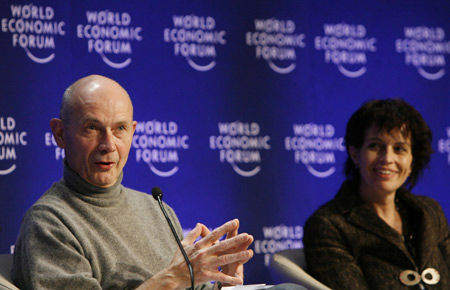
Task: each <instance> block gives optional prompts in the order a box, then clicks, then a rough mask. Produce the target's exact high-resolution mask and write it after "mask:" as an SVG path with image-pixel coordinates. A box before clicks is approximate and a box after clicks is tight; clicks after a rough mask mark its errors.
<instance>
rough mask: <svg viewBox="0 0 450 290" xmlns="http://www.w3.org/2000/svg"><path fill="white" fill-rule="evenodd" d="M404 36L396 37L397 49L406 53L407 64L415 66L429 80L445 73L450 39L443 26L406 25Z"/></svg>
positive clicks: (438, 77) (400, 52)
mask: <svg viewBox="0 0 450 290" xmlns="http://www.w3.org/2000/svg"><path fill="white" fill-rule="evenodd" d="M403 33H404V38H399V39H396V41H395V50H396V52H397V53H399V54H405V65H407V66H413V67H415V68H416V69H417V72H418V73H419V74H420V75H421V76H422V77H423V78H425V79H427V80H438V79H440V78H442V77H443V76H444V75H445V67H446V62H445V55H448V54H450V41H448V40H446V39H445V31H444V29H442V28H441V27H425V26H414V27H411V26H405V27H404V28H403Z"/></svg>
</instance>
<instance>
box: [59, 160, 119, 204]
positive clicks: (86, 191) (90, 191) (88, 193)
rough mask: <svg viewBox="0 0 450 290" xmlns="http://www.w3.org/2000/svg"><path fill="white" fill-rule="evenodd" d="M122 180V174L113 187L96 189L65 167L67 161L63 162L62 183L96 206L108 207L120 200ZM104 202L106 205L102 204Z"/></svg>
mask: <svg viewBox="0 0 450 290" xmlns="http://www.w3.org/2000/svg"><path fill="white" fill-rule="evenodd" d="M122 179H123V172H121V173H120V175H119V178H118V179H117V181H116V183H114V185H112V186H110V187H107V188H103V187H97V186H95V185H92V184H90V183H88V182H87V181H86V180H84V179H83V178H81V176H80V175H79V174H78V173H76V172H75V171H73V170H72V169H71V168H70V167H69V165H67V161H66V160H64V182H65V184H66V186H67V187H68V188H69V189H71V190H73V191H75V192H76V193H78V194H80V195H81V196H83V197H84V198H87V199H89V200H90V202H91V203H96V204H97V205H103V206H108V205H111V203H114V202H115V201H117V200H118V199H120V196H121V192H122V187H121V183H122ZM105 202H106V203H107V204H104V203H105Z"/></svg>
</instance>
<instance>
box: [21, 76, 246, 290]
mask: <svg viewBox="0 0 450 290" xmlns="http://www.w3.org/2000/svg"><path fill="white" fill-rule="evenodd" d="M50 127H51V129H52V132H53V136H54V138H55V140H56V143H57V144H58V146H59V147H61V148H63V149H64V150H65V156H66V157H65V160H64V173H63V178H62V179H61V180H60V181H58V182H56V183H54V184H53V185H52V187H51V188H50V189H49V190H48V191H46V192H45V193H44V195H43V196H42V197H41V198H40V199H39V200H38V201H37V202H36V203H35V204H34V205H33V206H32V207H31V208H30V209H29V210H28V211H27V213H26V214H25V216H24V219H23V222H22V225H21V229H20V233H19V237H18V239H17V243H16V248H15V253H14V269H13V272H12V276H13V280H14V282H15V283H16V284H17V285H18V286H19V287H20V288H22V289H58V290H61V289H65V290H67V289H157V290H160V289H183V288H187V287H189V286H190V276H189V271H188V270H187V266H186V264H185V261H184V259H183V257H182V255H181V252H180V251H179V250H178V248H177V244H176V243H175V241H174V238H173V236H172V233H171V232H170V230H168V227H167V223H166V220H165V218H164V216H163V214H162V213H161V211H160V209H159V206H158V203H157V202H156V201H155V200H154V199H153V198H152V197H151V196H149V195H148V194H145V193H142V192H138V191H135V190H132V189H129V188H126V187H124V186H123V185H122V184H121V182H122V176H123V167H124V166H125V164H126V162H127V159H128V153H129V152H130V147H131V141H132V137H133V134H134V130H135V128H136V121H133V106H132V103H131V100H130V97H129V96H128V93H127V92H126V91H125V90H124V89H123V88H122V87H121V86H120V85H119V84H118V83H116V82H115V81H113V80H111V79H109V78H106V77H103V76H99V75H91V76H88V77H85V78H82V79H80V80H78V81H76V82H75V83H74V84H72V85H71V86H70V87H69V88H68V89H67V90H66V92H65V93H64V96H63V100H62V105H61V112H60V118H59V119H52V120H51V121H50ZM166 207H167V208H168V212H169V215H170V217H171V219H172V221H173V222H174V224H175V227H176V230H177V232H178V235H179V236H180V238H182V228H181V226H180V223H179V221H178V219H177V217H176V215H175V213H174V212H173V210H172V209H171V208H170V207H168V206H167V205H166ZM238 227H239V221H238V220H232V221H229V222H227V223H225V224H224V225H222V226H220V227H219V228H217V229H215V230H214V231H213V232H209V230H208V229H207V227H206V226H204V225H202V224H197V226H196V227H195V228H194V229H193V230H192V231H191V232H190V233H189V234H188V235H187V236H186V237H185V238H184V239H183V242H182V243H183V246H184V248H185V250H186V252H187V254H188V256H189V258H190V261H191V263H192V265H193V269H194V273H195V275H194V276H195V284H196V285H197V287H196V289H211V288H215V289H217V288H218V287H219V284H220V283H215V284H210V283H207V282H208V281H212V280H214V281H219V282H222V283H224V284H228V285H237V284H242V283H243V264H244V263H245V262H247V261H248V260H249V259H250V258H251V257H252V255H253V252H252V251H251V250H249V249H248V246H249V245H250V244H251V243H252V241H253V237H252V236H250V235H248V234H245V233H244V234H238ZM223 235H227V239H226V240H224V241H221V242H218V239H219V238H220V237H222V236H223ZM198 237H202V239H200V240H199V241H198V242H196V243H195V244H194V241H195V240H196V239H197V238H198ZM219 267H221V269H222V271H219V270H218V269H219Z"/></svg>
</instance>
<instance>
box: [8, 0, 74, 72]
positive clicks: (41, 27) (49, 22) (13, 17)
mask: <svg viewBox="0 0 450 290" xmlns="http://www.w3.org/2000/svg"><path fill="white" fill-rule="evenodd" d="M10 12H11V14H10V18H2V19H1V29H2V32H4V33H11V42H12V46H13V47H21V48H23V50H24V51H25V53H26V55H27V56H28V57H29V58H30V59H31V60H32V61H34V62H36V63H39V64H44V63H49V62H51V61H52V60H53V59H54V58H55V56H56V54H55V52H54V51H55V50H56V41H55V37H57V36H64V35H65V34H66V31H65V26H66V24H65V22H64V21H58V20H55V10H54V9H53V7H51V6H45V7H44V6H36V5H33V4H31V3H30V4H26V5H19V4H11V5H10Z"/></svg>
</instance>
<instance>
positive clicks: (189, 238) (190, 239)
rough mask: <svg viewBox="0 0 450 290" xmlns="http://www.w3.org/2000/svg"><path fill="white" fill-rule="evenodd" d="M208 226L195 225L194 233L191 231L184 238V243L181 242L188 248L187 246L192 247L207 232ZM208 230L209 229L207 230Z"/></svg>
mask: <svg viewBox="0 0 450 290" xmlns="http://www.w3.org/2000/svg"><path fill="white" fill-rule="evenodd" d="M205 228H206V226H204V225H202V224H200V223H198V224H196V225H195V228H194V229H192V231H190V232H189V233H188V234H187V235H186V237H184V239H183V241H182V242H181V243H182V244H183V245H185V246H187V245H192V244H193V243H194V242H195V240H196V239H197V238H198V237H200V236H201V235H202V234H203V232H204V231H205ZM206 230H207V228H206Z"/></svg>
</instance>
